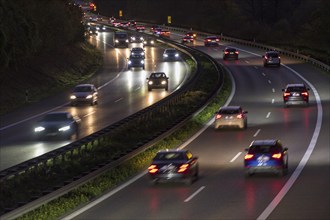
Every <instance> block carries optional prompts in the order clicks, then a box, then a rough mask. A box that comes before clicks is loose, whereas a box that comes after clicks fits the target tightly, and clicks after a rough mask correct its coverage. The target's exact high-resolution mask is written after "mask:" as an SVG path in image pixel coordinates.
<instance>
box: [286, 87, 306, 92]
mask: <svg viewBox="0 0 330 220" xmlns="http://www.w3.org/2000/svg"><path fill="white" fill-rule="evenodd" d="M286 91H288V92H304V91H306V88H305V87H302V86H295V87H288V88H287V89H286Z"/></svg>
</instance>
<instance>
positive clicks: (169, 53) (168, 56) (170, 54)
mask: <svg viewBox="0 0 330 220" xmlns="http://www.w3.org/2000/svg"><path fill="white" fill-rule="evenodd" d="M179 58H180V55H179V52H178V51H177V50H176V49H175V48H168V49H165V50H164V53H163V60H165V61H170V60H178V59H179Z"/></svg>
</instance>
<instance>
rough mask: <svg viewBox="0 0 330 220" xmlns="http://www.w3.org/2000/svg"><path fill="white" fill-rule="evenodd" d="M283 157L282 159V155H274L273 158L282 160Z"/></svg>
mask: <svg viewBox="0 0 330 220" xmlns="http://www.w3.org/2000/svg"><path fill="white" fill-rule="evenodd" d="M281 157H282V153H278V154H273V155H272V158H274V159H280V158H281Z"/></svg>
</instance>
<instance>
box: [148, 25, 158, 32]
mask: <svg viewBox="0 0 330 220" xmlns="http://www.w3.org/2000/svg"><path fill="white" fill-rule="evenodd" d="M157 28H160V27H159V26H158V25H152V26H151V27H150V32H152V33H154V31H155V29H157Z"/></svg>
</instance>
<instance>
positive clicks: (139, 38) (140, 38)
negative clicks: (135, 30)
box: [130, 35, 144, 43]
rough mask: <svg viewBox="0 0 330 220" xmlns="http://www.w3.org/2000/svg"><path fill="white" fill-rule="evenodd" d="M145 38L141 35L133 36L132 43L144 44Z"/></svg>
mask: <svg viewBox="0 0 330 220" xmlns="http://www.w3.org/2000/svg"><path fill="white" fill-rule="evenodd" d="M143 41H144V37H143V36H140V35H131V37H130V42H131V43H143Z"/></svg>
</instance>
